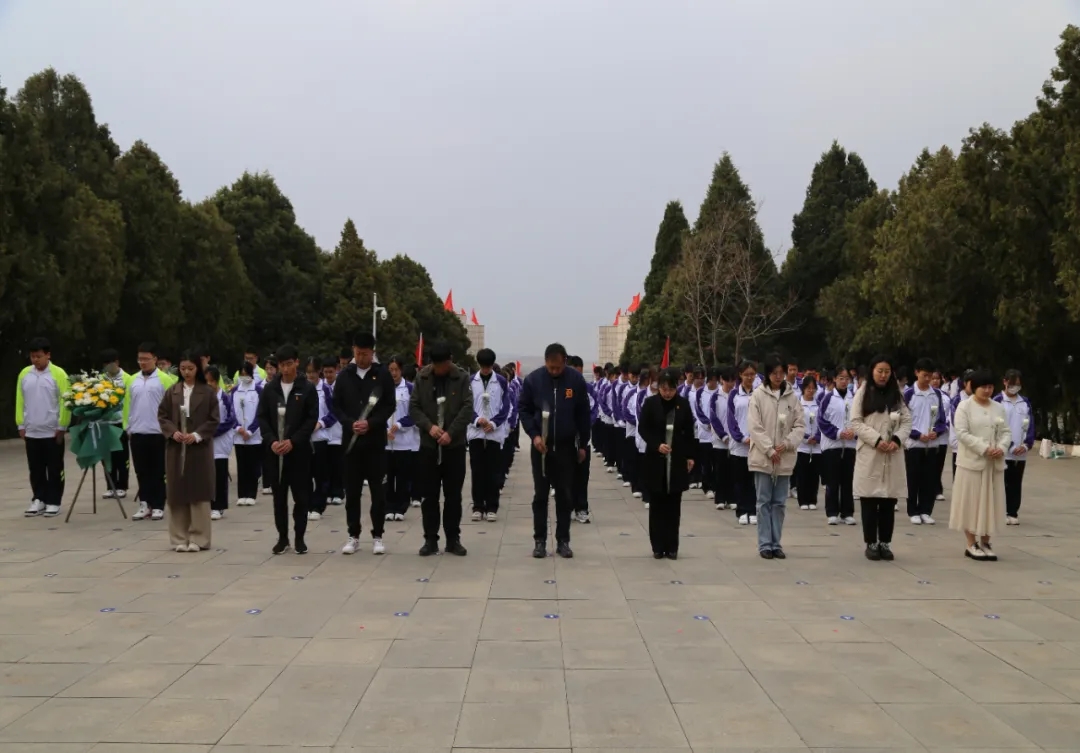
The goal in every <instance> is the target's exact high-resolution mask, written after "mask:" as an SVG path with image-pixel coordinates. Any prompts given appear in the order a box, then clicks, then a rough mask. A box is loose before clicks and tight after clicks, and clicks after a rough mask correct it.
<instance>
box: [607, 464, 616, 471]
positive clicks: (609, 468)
mask: <svg viewBox="0 0 1080 753" xmlns="http://www.w3.org/2000/svg"><path fill="white" fill-rule="evenodd" d="M607 472H608V473H614V472H615V469H614V468H612V467H611V466H610V465H609V466H608V467H607Z"/></svg>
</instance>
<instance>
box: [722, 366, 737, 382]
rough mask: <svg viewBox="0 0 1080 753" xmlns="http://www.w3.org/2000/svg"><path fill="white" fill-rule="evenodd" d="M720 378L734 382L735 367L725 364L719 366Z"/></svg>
mask: <svg viewBox="0 0 1080 753" xmlns="http://www.w3.org/2000/svg"><path fill="white" fill-rule="evenodd" d="M720 378H721V379H723V380H724V381H725V382H734V381H735V378H736V374H735V367H734V366H727V365H724V366H721V367H720Z"/></svg>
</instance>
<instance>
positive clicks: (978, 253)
mask: <svg viewBox="0 0 1080 753" xmlns="http://www.w3.org/2000/svg"><path fill="white" fill-rule="evenodd" d="M754 211H755V206H754V204H753V201H752V200H751V198H750V196H749V192H748V191H746V188H745V186H744V185H743V184H742V182H741V180H739V179H738V174H737V172H736V171H735V168H734V166H733V165H732V164H731V160H730V158H729V157H728V156H727V155H724V157H723V159H721V160H720V162H719V163H718V164H717V166H716V170H715V171H714V175H713V182H712V185H710V187H709V191H708V194H707V195H706V198H705V201H704V202H703V203H702V209H701V212H700V214H699V217H698V221H697V223H695V225H694V227H693V228H690V227H689V224H688V223H687V221H686V218H685V216H684V214H683V211H682V207H681V206H680V205H679V204H678V202H673V203H671V204H669V205H668V207H667V209H666V211H665V214H664V219H663V221H662V222H661V225H660V230H659V232H658V234H657V241H656V252H655V254H654V257H653V264H652V268H651V270H650V272H649V276H648V278H646V282H645V297H644V299H643V301H642V304H641V307H640V309H639V313H638V314H637V315H636V316H635V318H634V319H633V320H632V324H631V328H630V333H629V336H628V338H627V345H626V352H625V357H626V358H628V359H631V360H646V361H655V360H656V358H657V357H658V354H659V353H660V352H661V351H662V350H663V346H664V340H665V337H666V336H668V335H671V338H672V348H673V357H674V359H675V361H676V362H679V363H681V362H682V361H683V360H688V361H700V362H703V363H712V362H715V361H716V360H729V359H730V357H731V354H738V355H744V354H747V353H750V354H752V355H760V354H761V353H763V352H764V351H765V350H767V349H770V348H777V347H778V348H782V349H783V350H785V351H786V352H789V353H792V354H793V355H795V356H797V357H798V358H799V359H800V360H801V361H802V362H803V363H807V364H814V365H827V364H834V363H837V362H839V361H846V362H851V363H861V362H864V361H865V359H866V358H868V357H870V356H871V355H872V354H873V353H875V352H880V351H884V352H888V353H892V354H894V355H895V356H896V357H897V359H898V360H899V361H900V362H901V363H911V362H912V361H913V360H914V359H915V358H917V357H919V356H922V355H929V356H931V357H933V358H935V359H937V360H938V361H939V362H941V363H942V364H945V365H947V366H952V367H956V368H963V367H967V366H975V365H980V366H985V367H987V368H991V369H994V370H995V371H997V372H998V373H1001V371H1003V370H1004V369H1005V368H1009V367H1017V368H1020V369H1021V370H1022V371H1023V372H1024V374H1025V390H1026V393H1027V394H1028V395H1029V396H1031V397H1032V399H1033V400H1034V402H1035V404H1036V407H1037V408H1041V411H1042V414H1043V416H1044V425H1043V429H1044V431H1045V432H1046V433H1047V434H1049V435H1051V436H1055V437H1061V438H1064V439H1070V440H1071V438H1072V437H1075V436H1076V434H1077V431H1078V429H1080V422H1078V416H1080V364H1078V363H1077V362H1076V361H1077V360H1078V359H1080V326H1078V324H1080V29H1078V28H1077V27H1075V26H1071V25H1070V26H1069V27H1067V28H1066V29H1065V31H1064V32H1063V33H1062V35H1061V43H1060V45H1059V46H1058V48H1057V65H1056V66H1055V67H1054V69H1053V70H1052V71H1051V73H1050V78H1049V80H1048V81H1047V82H1046V83H1045V84H1044V85H1043V87H1042V91H1041V93H1040V95H1039V96H1038V98H1037V100H1036V108H1035V111H1034V112H1033V113H1031V115H1029V116H1028V117H1026V118H1024V119H1023V120H1020V121H1018V122H1017V123H1016V124H1015V125H1013V127H1012V128H1011V129H1009V130H1007V131H1006V130H1002V129H997V128H994V127H992V126H990V125H986V124H984V125H982V126H980V127H978V128H975V129H972V130H971V131H970V132H969V134H968V136H967V138H965V139H964V141H963V143H962V145H961V147H960V149H959V151H958V152H954V151H953V150H951V149H949V148H947V147H942V148H941V149H938V150H937V151H930V150H924V151H923V152H922V154H920V155H919V156H918V158H917V159H916V160H915V164H914V165H913V166H912V168H911V169H910V170H909V171H908V172H907V173H906V174H905V175H904V176H903V177H902V178H901V179H900V181H899V184H898V186H897V188H896V189H895V190H891V191H890V190H882V189H879V188H878V187H877V185H876V184H875V183H874V181H873V180H872V179H871V178H870V174H869V171H868V170H867V169H866V166H865V165H864V164H863V162H862V160H861V159H860V158H859V156H858V155H857V154H855V153H854V152H847V151H846V150H845V149H844V148H843V147H842V146H840V145H839V144H837V143H834V144H833V145H832V146H831V147H830V148H829V149H828V151H826V152H825V153H824V154H823V155H822V156H821V159H820V160H819V161H818V163H817V164H816V165H815V166H814V170H813V173H812V175H811V178H810V184H809V186H808V187H807V190H806V199H805V202H804V204H803V207H802V210H801V211H800V212H799V213H798V214H797V215H795V217H794V221H793V227H792V242H793V246H792V248H791V250H790V252H789V253H788V254H787V256H786V258H785V259H784V262H783V265H782V267H781V268H780V269H776V268H775V266H774V267H772V268H770V267H769V262H770V261H771V259H770V257H769V254H768V253H767V252H765V251H764V250H763V249H764V246H763V244H761V242H760V231H759V230H758V228H757V225H756V222H754ZM746 319H748V320H749V322H750V325H749V326H748V327H747V326H743V327H742V329H740V324H739V323H740V322H743V321H744V320H746ZM747 343H749V351H748V349H747ZM1050 416H1052V417H1053V418H1052V419H1051V418H1049V417H1050Z"/></svg>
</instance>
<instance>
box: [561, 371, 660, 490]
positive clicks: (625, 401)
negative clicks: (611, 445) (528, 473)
mask: <svg viewBox="0 0 1080 753" xmlns="http://www.w3.org/2000/svg"><path fill="white" fill-rule="evenodd" d="M642 368H643V367H641V366H636V367H634V366H631V367H628V370H629V376H628V377H627V380H626V386H625V387H623V391H622V393H621V394H622V398H621V401H620V404H619V410H618V414H619V417H620V419H621V420H622V429H621V430H620V432H619V441H620V442H621V443H622V446H621V447H620V448H619V458H620V461H621V466H620V467H621V468H622V478H623V486H624V487H629V489H630V492H631V493H634V492H638V493H639V494H640V492H641V489H640V488H639V484H638V471H639V470H640V468H639V466H638V465H637V464H636V463H634V462H633V461H634V460H635V459H636V458H635V456H636V455H637V446H636V445H635V444H634V437H635V436H636V435H637V427H636V426H631V425H630V415H629V414H630V411H631V410H632V408H633V406H632V403H633V402H634V401H635V400H636V399H637V395H638V380H639V379H640V378H641V370H642ZM552 491H554V490H552ZM634 496H635V497H636V498H638V499H640V497H638V495H637V494H635V495H634Z"/></svg>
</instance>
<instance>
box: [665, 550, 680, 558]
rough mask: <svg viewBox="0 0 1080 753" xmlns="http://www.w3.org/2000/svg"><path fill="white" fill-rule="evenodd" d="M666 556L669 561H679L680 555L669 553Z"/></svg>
mask: <svg viewBox="0 0 1080 753" xmlns="http://www.w3.org/2000/svg"><path fill="white" fill-rule="evenodd" d="M665 556H666V557H667V558H668V559H669V560H677V559H679V553H678V552H668V553H667V555H665Z"/></svg>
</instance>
